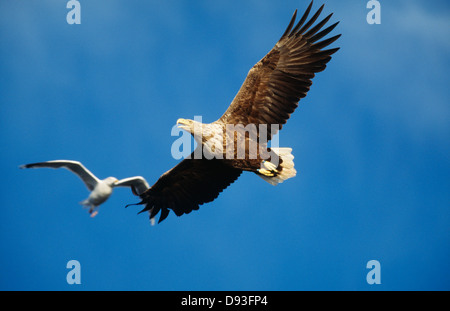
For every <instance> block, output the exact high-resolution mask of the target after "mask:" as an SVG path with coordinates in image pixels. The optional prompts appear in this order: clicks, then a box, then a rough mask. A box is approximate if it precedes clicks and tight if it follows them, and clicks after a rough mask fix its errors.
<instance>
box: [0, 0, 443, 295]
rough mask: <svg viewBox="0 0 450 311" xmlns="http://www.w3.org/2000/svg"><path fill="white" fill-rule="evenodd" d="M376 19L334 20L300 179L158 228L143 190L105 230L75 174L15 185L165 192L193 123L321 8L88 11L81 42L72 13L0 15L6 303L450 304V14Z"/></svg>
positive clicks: (105, 215)
mask: <svg viewBox="0 0 450 311" xmlns="http://www.w3.org/2000/svg"><path fill="white" fill-rule="evenodd" d="M380 2H381V14H382V16H381V24H380V25H368V24H367V22H366V14H367V13H368V11H369V10H368V9H367V8H366V1H337V0H335V1H326V5H325V9H324V15H323V16H325V14H328V13H331V12H334V15H333V17H332V19H331V22H334V21H338V20H339V21H340V24H339V26H338V27H337V28H336V30H335V33H342V37H341V38H340V39H339V40H338V42H337V43H336V44H335V45H334V46H340V47H341V50H340V51H339V52H338V53H337V54H335V56H334V57H333V59H332V60H331V62H330V63H329V65H328V68H327V69H326V70H325V71H324V72H322V73H319V74H318V75H317V76H316V78H315V79H314V81H313V86H312V88H311V91H310V92H309V93H308V96H307V97H306V98H304V99H302V100H301V102H300V107H299V108H298V109H297V110H296V112H295V113H294V114H293V116H292V117H291V119H290V120H289V122H288V123H287V125H286V126H285V127H283V130H282V131H281V133H280V145H281V146H289V147H292V148H293V153H294V155H295V164H296V169H297V171H298V175H297V176H296V177H295V178H294V179H291V180H288V181H286V182H285V183H283V184H282V185H279V186H277V187H273V186H271V185H269V184H268V183H266V182H264V181H263V180H261V179H260V178H258V177H257V176H254V175H252V174H243V175H242V176H241V177H240V178H239V180H238V181H237V182H235V183H234V184H233V185H231V186H230V187H229V188H228V189H227V190H225V191H224V192H223V193H222V194H221V195H220V196H219V198H218V199H217V200H216V201H214V202H212V203H209V204H207V205H204V206H201V208H200V210H199V211H196V212H192V213H191V214H189V215H185V216H183V217H179V218H178V217H176V216H175V215H174V214H173V213H171V214H170V215H169V217H168V218H167V219H166V220H165V221H164V222H162V223H161V224H160V225H157V226H153V227H152V226H150V225H149V221H148V217H147V216H146V215H143V214H141V215H136V212H137V211H138V208H137V207H129V208H127V209H125V208H124V206H125V205H126V204H128V203H134V202H137V199H136V197H134V196H133V195H132V194H131V192H130V191H129V190H128V189H124V188H119V189H116V190H115V192H114V193H113V195H112V196H111V198H110V199H109V201H107V202H106V203H105V204H104V205H103V206H101V208H100V211H99V214H98V216H97V217H96V218H94V219H91V218H89V216H88V214H87V212H86V211H85V210H83V209H82V208H81V206H80V205H79V204H78V202H80V201H82V200H83V199H85V198H86V197H87V195H88V192H87V190H86V188H85V187H84V185H83V184H82V183H81V182H80V181H79V180H78V178H76V177H75V176H74V175H72V174H71V173H70V172H68V171H65V170H50V169H40V170H26V171H25V170H20V169H19V168H18V166H19V165H20V164H24V163H30V162H37V161H46V160H53V159H71V160H79V161H81V162H83V163H84V164H85V165H86V166H87V167H88V168H89V169H90V170H91V171H92V172H93V173H94V174H96V175H97V176H99V177H100V178H105V177H108V176H115V177H117V178H125V177H129V176H134V175H142V176H144V177H145V178H146V179H147V180H148V181H149V183H150V184H153V183H154V182H155V181H156V180H157V178H158V177H159V176H160V175H161V174H162V173H163V172H165V171H166V170H168V169H170V168H171V167H172V166H174V165H175V164H176V163H177V162H178V160H175V159H173V158H172V157H171V153H170V151H171V145H172V143H173V142H174V141H175V139H176V137H172V136H171V135H170V131H171V129H172V126H173V125H174V124H175V122H176V120H177V118H180V117H183V118H190V119H192V118H194V116H202V118H203V121H204V122H212V121H214V120H216V119H217V118H218V117H220V116H221V114H222V113H223V112H224V111H225V109H226V108H227V107H228V105H229V103H230V102H231V100H232V99H233V97H234V96H235V94H236V92H237V91H238V89H239V87H240V85H241V83H242V82H243V80H244V78H245V76H246V74H247V72H248V70H249V69H250V68H251V67H252V66H253V65H254V64H255V63H256V62H257V61H258V60H259V59H261V58H262V57H263V56H264V55H265V54H266V53H267V52H268V51H269V50H270V49H271V48H272V46H273V45H274V44H275V42H276V41H277V40H278V38H279V37H280V36H281V34H282V33H283V31H284V30H285V27H286V26H287V24H288V23H289V20H290V18H291V16H292V13H293V11H294V10H295V9H296V8H298V9H299V11H301V12H303V10H304V9H305V8H306V7H307V5H308V3H309V1H269V0H267V1H263V0H258V1H170V2H169V1H164V2H163V1H117V0H111V1H99V0H90V1H80V3H81V24H80V25H69V24H67V22H66V14H67V12H68V11H69V10H68V9H67V8H66V1H56V0H54V1H50V0H44V1H30V0H26V1H12V0H6V1H1V2H0V42H1V44H0V143H1V145H2V151H1V152H0V160H1V161H0V163H1V164H0V165H1V172H2V179H1V181H0V199H1V208H2V217H1V221H0V223H1V227H0V243H1V249H2V252H1V255H0V289H2V290H449V289H450V273H449V270H448V264H449V262H450V247H449V245H450V209H449V207H450V194H449V189H450V161H449V160H450V158H449V155H450V143H449V142H450V122H449V120H450V106H449V103H450V91H449V88H448V82H449V78H450V77H449V73H448V68H449V65H450V58H449V55H450V40H449V38H450V4H449V3H448V1H433V2H432V3H430V2H427V1H410V0H409V1H406V0H404V1H380ZM321 3H322V2H320V1H316V2H315V4H314V8H315V9H317V8H318V7H319V5H320V4H321ZM73 259H75V260H78V261H79V262H80V264H81V284H80V285H69V284H67V282H66V274H67V273H68V272H69V269H67V268H66V264H67V262H68V261H70V260H73ZM370 260H378V261H379V262H380V265H381V284H380V285H368V284H367V282H366V275H367V273H368V272H369V269H367V268H366V264H367V262H368V261H370Z"/></svg>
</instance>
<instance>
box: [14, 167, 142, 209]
mask: <svg viewBox="0 0 450 311" xmlns="http://www.w3.org/2000/svg"><path fill="white" fill-rule="evenodd" d="M40 167H48V168H66V169H68V170H69V171H71V172H72V173H75V174H76V175H77V176H78V177H80V179H81V180H82V181H83V182H84V184H85V185H86V187H87V188H88V189H89V191H91V193H90V194H89V197H88V198H87V199H86V200H84V201H81V202H80V204H81V205H83V206H85V207H87V208H89V214H91V217H94V216H95V215H97V213H98V212H97V210H96V209H97V208H98V206H99V205H101V204H103V203H104V202H105V201H106V200H108V198H109V196H110V195H111V193H112V191H113V188H115V187H130V188H131V190H132V191H133V193H134V194H136V195H140V194H142V193H144V192H145V191H146V190H147V189H148V188H149V185H148V183H147V181H146V180H145V179H144V178H143V177H141V176H134V177H129V178H124V179H121V180H118V179H117V178H115V177H108V178H105V179H103V180H100V179H98V178H97V177H96V176H95V175H94V174H92V173H91V171H89V170H88V169H87V168H86V167H85V166H84V165H83V164H81V163H80V162H78V161H71V160H53V161H46V162H38V163H30V164H24V165H21V166H20V168H40Z"/></svg>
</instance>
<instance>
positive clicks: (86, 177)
mask: <svg viewBox="0 0 450 311" xmlns="http://www.w3.org/2000/svg"><path fill="white" fill-rule="evenodd" d="M39 167H49V168H61V167H63V168H66V169H68V170H70V171H71V172H73V173H75V174H77V175H78V177H80V178H81V180H82V181H83V182H84V184H85V185H86V187H87V188H88V189H89V190H90V191H92V190H94V188H95V186H96V185H97V184H98V182H99V181H100V180H99V179H98V178H97V177H96V176H95V175H94V174H92V173H91V172H90V171H89V170H88V169H87V168H86V167H84V165H83V164H81V162H78V161H71V160H54V161H46V162H38V163H30V164H24V165H21V166H20V168H39Z"/></svg>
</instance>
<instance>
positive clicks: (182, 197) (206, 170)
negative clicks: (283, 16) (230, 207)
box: [137, 2, 340, 222]
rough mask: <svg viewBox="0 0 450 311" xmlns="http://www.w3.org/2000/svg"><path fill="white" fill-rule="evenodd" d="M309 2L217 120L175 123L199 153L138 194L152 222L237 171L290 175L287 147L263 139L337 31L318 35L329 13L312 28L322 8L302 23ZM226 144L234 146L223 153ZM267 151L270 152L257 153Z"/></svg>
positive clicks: (323, 58) (207, 195)
mask: <svg viewBox="0 0 450 311" xmlns="http://www.w3.org/2000/svg"><path fill="white" fill-rule="evenodd" d="M311 7H312V2H311V4H310V5H309V6H308V8H307V9H306V11H305V13H304V14H303V16H302V17H301V19H300V21H299V22H298V23H297V24H296V25H295V20H296V16H297V10H296V11H295V12H294V15H293V17H292V19H291V21H290V23H289V25H288V27H287V29H286V31H285V32H284V33H283V35H282V36H281V38H280V40H279V41H278V42H277V43H276V44H275V46H274V47H273V48H272V50H271V51H270V52H269V53H268V54H267V55H266V56H264V57H263V58H262V59H261V60H260V61H259V62H258V63H257V64H256V65H254V66H253V68H251V69H250V71H249V73H248V75H247V78H246V79H245V81H244V83H243V84H242V86H241V88H240V90H239V92H238V93H237V95H236V97H235V98H234V100H233V101H232V103H231V105H230V106H229V107H228V109H227V110H226V111H225V113H224V114H223V115H222V116H221V117H220V118H219V119H218V120H217V121H215V122H213V123H209V124H202V123H199V122H196V121H193V120H186V119H179V120H178V121H177V124H178V125H179V127H181V128H182V129H184V130H186V131H188V132H190V133H191V134H192V135H193V136H194V139H195V140H196V141H197V143H198V147H197V148H200V153H198V152H197V151H198V150H196V151H194V152H193V153H192V154H191V156H190V157H188V158H186V159H184V160H182V161H181V162H180V163H179V164H178V165H176V166H175V167H173V168H172V169H171V170H169V171H167V172H166V173H164V174H163V175H162V176H161V177H160V178H159V179H158V181H157V182H156V183H155V184H154V185H153V186H152V187H150V188H149V189H148V190H147V191H145V192H143V193H142V194H140V197H141V199H142V200H141V202H139V203H137V204H143V205H145V208H144V209H143V210H142V211H141V212H143V211H149V213H150V218H151V219H152V218H154V217H155V216H156V215H157V214H158V213H159V212H161V214H160V217H159V221H158V222H161V221H162V220H164V219H165V218H166V217H167V216H168V215H169V211H170V210H172V211H173V212H174V213H175V214H176V215H177V216H181V215H183V214H188V213H190V212H191V211H192V210H197V209H198V208H199V205H201V204H204V203H207V202H211V201H213V200H214V199H215V198H217V196H218V195H219V193H220V192H222V191H223V190H224V189H225V188H226V187H228V186H229V185H230V184H231V183H233V182H234V181H235V180H236V179H237V178H238V177H239V175H241V173H242V172H243V171H249V172H253V173H255V174H257V175H258V176H260V177H262V178H264V180H266V181H268V182H270V183H271V184H274V185H276V184H278V183H280V182H283V181H284V180H286V179H288V178H291V177H293V176H295V174H296V171H295V169H294V163H293V156H292V154H291V149H290V148H268V147H267V141H269V140H270V139H271V138H272V136H273V135H274V134H275V133H276V132H277V131H278V130H280V129H281V127H282V126H283V124H285V123H286V121H287V120H288V119H289V117H290V115H291V113H293V112H294V110H295V108H297V106H298V101H299V100H300V99H301V98H303V97H305V96H306V94H307V92H308V91H309V88H310V86H311V84H312V81H311V80H312V79H313V78H314V75H315V74H316V73H317V72H320V71H322V70H324V69H325V67H326V64H327V63H328V62H329V61H330V59H331V55H332V54H334V53H335V52H336V51H337V50H338V49H339V48H331V49H326V48H327V47H328V46H329V45H330V44H331V43H333V42H334V41H336V40H337V39H338V38H339V37H340V35H336V36H333V37H330V38H328V39H324V40H322V39H323V38H324V37H325V36H326V35H328V34H329V33H330V32H331V31H332V30H333V29H334V28H335V27H336V25H337V24H338V22H337V23H334V24H332V25H330V26H328V27H326V28H325V29H323V28H324V26H325V24H326V23H327V22H328V20H329V19H330V18H331V16H332V14H330V15H328V16H327V17H325V18H324V19H323V20H322V21H320V22H318V23H317V24H315V25H314V23H315V22H316V20H317V18H318V17H319V15H320V13H321V12H322V9H323V5H322V6H321V7H320V8H319V9H318V11H317V12H316V13H315V14H314V15H313V16H312V17H311V18H310V19H309V20H307V19H308V15H309V13H310V11H311ZM321 40H322V41H321ZM229 125H232V126H233V127H234V129H236V128H238V125H241V129H242V128H244V130H243V131H242V130H241V131H240V130H235V131H233V132H230V131H228V130H227V127H228V126H229ZM251 125H254V126H253V127H252V126H251ZM261 125H265V127H264V126H263V127H261ZM273 125H275V126H273ZM230 142H231V145H233V148H231V152H228V151H229V149H230V148H228V149H227V147H229V146H230ZM252 143H256V145H257V149H256V150H257V151H256V153H254V154H253V156H252V155H251V152H250V148H249V146H250V145H251V144H252ZM242 146H243V150H244V155H243V156H242V155H241V156H239V154H238V152H237V150H240V149H239V148H240V147H242ZM241 150H242V149H241ZM265 152H267V154H269V157H267V156H265V157H263V156H262V155H263V154H264V153H265ZM198 154H200V156H198Z"/></svg>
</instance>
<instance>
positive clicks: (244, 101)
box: [216, 2, 340, 139]
mask: <svg viewBox="0 0 450 311" xmlns="http://www.w3.org/2000/svg"><path fill="white" fill-rule="evenodd" d="M311 6H312V2H311V4H310V5H309V6H308V8H307V10H306V11H305V13H304V14H303V16H302V18H301V19H300V21H299V22H298V24H297V25H296V26H295V27H294V28H292V27H293V26H294V22H295V19H296V16H297V10H296V11H295V13H294V16H293V17H292V19H291V22H290V23H289V26H288V27H287V29H286V31H285V32H284V34H283V35H282V36H281V38H280V40H279V41H278V42H277V43H276V44H275V46H274V47H273V48H272V50H271V51H270V52H269V53H268V54H267V55H266V56H265V57H264V58H263V59H261V60H260V61H259V62H258V63H257V64H256V65H255V66H253V68H251V69H250V71H249V73H248V75H247V78H246V79H245V81H244V83H243V84H242V86H241V88H240V90H239V92H238V93H237V95H236V97H235V98H234V100H233V102H232V103H231V105H230V106H229V107H228V109H227V110H226V112H225V113H224V114H223V116H222V117H221V118H220V119H219V120H217V121H216V122H221V123H225V124H234V125H236V124H242V125H244V126H246V125H248V124H255V125H258V124H267V125H268V129H267V130H268V135H267V139H271V138H272V136H273V135H275V134H276V129H275V132H274V133H271V129H270V124H278V125H279V129H281V127H282V125H283V124H285V123H286V121H287V120H288V119H289V117H290V114H291V113H293V112H294V110H295V108H297V106H298V101H299V100H300V98H303V97H305V96H306V93H307V92H308V91H309V87H310V86H311V84H312V81H311V79H312V78H313V77H314V74H315V73H316V72H320V71H322V70H324V69H325V67H326V64H327V63H328V61H329V60H330V59H331V56H330V55H332V54H333V53H335V52H336V51H337V50H338V49H339V48H333V49H328V50H323V48H325V47H327V46H328V45H329V44H331V43H333V42H334V41H335V40H337V39H338V38H339V37H340V35H336V36H334V37H331V38H329V39H326V40H323V41H319V40H320V39H322V38H323V37H324V36H326V35H327V34H328V33H330V32H331V31H332V30H333V29H334V28H335V27H336V25H337V24H338V23H335V24H333V25H331V26H329V27H328V28H326V29H324V30H321V28H322V27H323V26H324V25H325V24H326V23H327V22H328V20H329V19H330V17H331V16H332V14H330V15H328V16H327V17H326V18H325V19H323V20H322V21H321V22H319V23H318V24H317V25H315V26H314V27H312V28H311V26H312V25H313V24H314V22H315V21H316V20H317V18H318V17H319V15H320V13H321V12H322V9H323V5H322V6H321V7H320V8H319V10H318V11H317V12H316V13H315V14H314V16H313V17H311V19H310V20H309V21H308V22H306V24H305V21H306V19H307V17H308V14H309V12H310V10H311ZM302 26H303V27H302ZM320 30H321V31H320ZM319 31H320V32H319ZM318 41H319V42H318Z"/></svg>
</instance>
